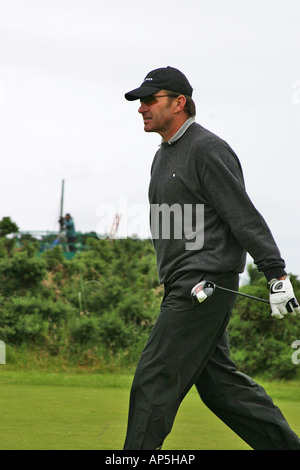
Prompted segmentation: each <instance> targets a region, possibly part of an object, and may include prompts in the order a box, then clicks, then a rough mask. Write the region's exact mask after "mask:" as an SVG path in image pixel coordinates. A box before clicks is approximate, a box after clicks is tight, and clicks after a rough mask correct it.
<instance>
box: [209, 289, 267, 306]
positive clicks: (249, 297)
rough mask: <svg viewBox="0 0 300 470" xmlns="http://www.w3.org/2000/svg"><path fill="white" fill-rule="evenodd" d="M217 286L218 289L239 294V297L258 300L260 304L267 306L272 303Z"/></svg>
mask: <svg viewBox="0 0 300 470" xmlns="http://www.w3.org/2000/svg"><path fill="white" fill-rule="evenodd" d="M215 286H216V287H217V288H218V289H221V290H226V291H227V292H232V293H233V294H238V295H241V296H243V297H248V299H253V300H258V301H259V302H264V303H265V304H270V302H269V301H268V300H265V299H261V298H260V297H254V295H249V294H243V293H242V292H237V291H235V290H231V289H227V288H226V287H220V286H217V285H216V284H215Z"/></svg>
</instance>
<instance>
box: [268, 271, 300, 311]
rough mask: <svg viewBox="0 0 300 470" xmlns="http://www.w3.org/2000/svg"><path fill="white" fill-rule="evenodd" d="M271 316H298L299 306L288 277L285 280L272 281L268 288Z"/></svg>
mask: <svg viewBox="0 0 300 470" xmlns="http://www.w3.org/2000/svg"><path fill="white" fill-rule="evenodd" d="M269 300H270V305H271V309H272V313H271V316H272V317H275V318H283V317H284V315H286V314H287V313H291V314H292V315H296V314H297V313H298V314H300V306H299V304H298V302H297V299H296V297H295V294H294V291H293V286H292V284H291V281H290V277H289V276H286V277H285V279H280V280H277V279H273V280H272V281H271V287H270V296H269Z"/></svg>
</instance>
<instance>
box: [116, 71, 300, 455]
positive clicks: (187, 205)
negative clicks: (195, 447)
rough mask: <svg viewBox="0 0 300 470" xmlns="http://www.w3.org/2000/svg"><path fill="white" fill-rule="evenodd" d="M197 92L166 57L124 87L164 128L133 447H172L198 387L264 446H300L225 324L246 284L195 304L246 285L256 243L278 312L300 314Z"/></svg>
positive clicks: (130, 432)
mask: <svg viewBox="0 0 300 470" xmlns="http://www.w3.org/2000/svg"><path fill="white" fill-rule="evenodd" d="M192 91H193V89H192V87H191V85H190V83H189V81H188V80H187V78H186V77H185V75H184V74H183V73H181V72H180V71H179V70H177V69H175V68H172V67H166V68H160V69H156V70H153V71H151V72H149V73H148V75H147V76H146V78H145V79H144V81H143V83H142V84H141V86H140V87H138V88H136V89H134V90H132V91H130V92H128V93H126V94H125V98H126V99H127V100H129V101H134V100H137V99H139V100H140V107H139V110H138V111H139V113H140V114H141V115H142V117H143V121H144V130H145V131H146V132H157V133H158V134H160V136H161V137H162V142H161V145H160V147H159V149H158V151H157V152H156V154H155V157H154V160H153V164H152V168H151V181H150V186H149V201H150V205H151V230H152V234H153V232H154V233H155V236H154V237H153V243H154V247H155V251H156V257H157V270H158V276H159V282H160V283H162V284H164V288H165V292H164V297H163V300H162V304H161V309H160V313H159V316H158V319H157V321H156V323H155V325H154V327H153V329H152V331H151V333H150V336H149V339H148V342H147V344H146V346H145V348H144V350H143V352H142V355H141V358H140V361H139V364H138V366H137V369H136V373H135V376H134V380H133V384H132V388H131V394H130V405H129V416H128V428H127V436H126V441H125V445H124V449H126V450H129V449H134V450H138V449H142V450H143V449H145V450H146V449H150V450H151V449H159V448H161V446H162V444H163V441H164V439H165V437H166V436H167V435H168V433H169V432H170V430H171V428H172V425H173V422H174V419H175V416H176V413H177V410H178V408H179V406H180V403H181V402H182V400H183V398H184V397H185V395H186V394H187V392H188V391H189V390H190V388H191V387H192V386H193V385H195V386H196V388H197V390H198V392H199V395H200V397H201V399H202V400H203V402H204V403H205V404H206V405H207V406H208V407H209V408H210V409H211V410H212V411H213V412H214V413H215V414H216V415H217V416H218V417H219V418H220V419H221V420H222V421H224V422H225V423H226V424H227V425H228V426H229V427H230V428H231V429H232V430H233V431H235V432H236V433H237V434H238V435H239V436H240V437H241V438H242V439H244V440H245V441H246V442H247V443H248V444H249V446H251V447H252V448H253V449H264V450H273V449H274V450H275V449H277V450H285V449H298V450H300V440H299V438H298V437H297V435H296V434H295V433H294V432H293V431H292V430H291V429H290V427H289V425H288V423H287V421H286V420H285V418H284V416H283V415H282V413H281V412H280V410H279V409H278V408H277V407H276V406H275V405H274V404H273V401H272V399H271V398H270V397H269V396H268V395H267V394H266V392H265V390H264V389H263V388H262V387H261V386H260V385H258V384H257V383H256V382H254V381H253V380H252V379H251V378H249V377H247V376H246V375H244V374H242V373H240V372H238V371H237V370H236V367H235V365H234V363H233V362H232V361H231V359H230V355H229V342H228V334H227V330H226V327H227V324H228V322H229V318H230V313H231V310H232V307H233V305H234V302H235V299H236V294H234V293H229V292H224V291H222V290H221V289H217V290H216V292H215V293H214V295H213V296H212V297H211V298H210V299H209V301H208V302H205V303H204V302H203V303H200V302H198V303H197V305H196V306H193V305H192V304H191V296H190V294H191V290H192V288H193V287H194V286H195V285H196V284H197V283H199V282H200V281H201V280H203V279H207V280H210V281H212V282H214V283H216V284H217V285H219V286H222V287H225V288H229V289H231V290H238V282H239V273H242V272H243V270H244V267H245V262H246V253H247V252H248V253H249V254H250V255H251V256H252V258H253V259H254V262H255V264H256V265H257V267H258V270H259V271H261V272H263V273H264V275H265V277H266V280H267V282H268V283H269V284H270V305H271V310H272V316H274V317H276V318H282V317H283V316H284V315H285V314H287V313H293V314H297V313H300V307H299V306H298V303H297V301H296V299H295V296H294V292H293V288H292V285H291V283H290V280H289V277H288V276H287V274H286V271H285V262H284V260H283V259H282V258H281V255H280V253H279V250H278V248H277V246H276V243H275V241H274V239H273V237H272V234H271V232H270V230H269V228H268V226H267V224H266V222H265V221H264V219H263V218H262V216H261V215H260V214H259V212H258V211H257V210H256V209H255V207H254V206H253V204H252V202H251V200H250V199H249V197H248V195H247V193H246V191H245V187H244V179H243V174H242V168H241V165H240V162H239V160H238V158H237V156H236V155H235V153H234V152H233V150H232V149H231V148H230V146H229V145H228V144H227V143H226V142H224V141H223V140H222V139H220V138H219V137H217V136H216V135H214V134H212V133H211V132H209V131H208V130H206V129H204V128H203V127H202V126H201V125H199V124H197V123H196V122H195V114H196V113H195V104H194V102H193V100H192ZM153 208H156V209H159V211H158V212H157V210H156V212H155V213H154V212H153V211H152V209H153ZM201 208H202V209H203V210H202V212H201ZM175 209H176V210H175ZM187 209H188V217H187V215H186V213H187ZM199 214H200V215H199ZM201 214H202V215H203V217H201ZM166 216H169V221H168V222H169V225H168V228H169V230H168V231H166V230H165V227H163V225H164V224H165V223H166V220H165V219H166ZM154 219H155V224H154ZM188 219H189V230H188V229H187V227H186V225H187V221H188ZM191 221H192V224H191ZM153 224H154V225H155V227H154V228H153ZM157 225H158V226H157ZM178 227H179V229H178ZM179 231H180V233H181V236H179ZM192 237H194V239H195V240H194V243H192V241H193V240H192ZM199 446H201V436H199Z"/></svg>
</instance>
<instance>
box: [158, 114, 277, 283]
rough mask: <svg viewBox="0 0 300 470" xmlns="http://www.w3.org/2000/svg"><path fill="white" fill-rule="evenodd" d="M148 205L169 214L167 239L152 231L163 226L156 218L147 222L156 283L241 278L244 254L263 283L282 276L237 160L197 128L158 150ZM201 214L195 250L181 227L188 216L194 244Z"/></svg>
mask: <svg viewBox="0 0 300 470" xmlns="http://www.w3.org/2000/svg"><path fill="white" fill-rule="evenodd" d="M149 202H150V204H151V209H153V208H155V210H156V209H157V208H159V209H160V208H162V207H163V206H162V205H164V207H165V208H171V211H169V213H168V211H167V212H166V213H165V214H164V215H166V214H167V215H168V214H169V216H170V217H169V222H170V226H169V229H170V230H169V234H170V236H168V233H166V232H164V231H163V229H162V227H159V228H158V227H157V224H158V221H159V222H160V224H162V223H163V222H162V217H163V216H162V214H161V213H160V214H159V216H157V212H152V214H151V217H150V221H151V229H152V235H153V232H154V239H153V243H154V247H155V251H156V257H157V270H158V276H159V282H160V283H168V282H169V281H170V279H171V278H172V276H173V275H176V274H177V273H180V272H182V273H183V272H192V271H203V272H206V273H223V272H236V273H242V272H243V271H244V268H245V262H246V252H248V253H249V254H250V255H251V256H252V258H253V260H254V263H255V264H256V265H257V268H258V270H259V271H261V272H263V273H264V274H265V276H266V278H267V280H268V281H269V280H271V279H272V278H274V277H275V278H276V277H280V276H283V275H284V274H286V273H285V270H284V268H285V263H284V260H283V259H282V258H281V256H280V253H279V250H278V248H277V246H276V243H275V241H274V239H273V236H272V234H271V232H270V229H269V228H268V226H267V224H266V222H265V220H264V219H263V217H262V216H261V215H260V214H259V212H258V211H257V210H256V208H255V207H254V206H253V204H252V202H251V200H250V199H249V196H248V195H247V193H246V191H245V185H244V179H243V173H242V168H241V165H240V162H239V160H238V158H237V156H236V154H235V153H234V152H233V150H232V149H231V148H230V147H229V145H228V144H227V143H226V142H225V141H223V140H222V139H220V138H219V137H217V136H216V135H214V134H213V133H211V132H209V131H208V130H206V129H204V128H203V127H202V126H200V125H199V124H196V123H193V124H191V125H190V127H189V128H188V129H187V131H186V132H185V133H184V135H183V136H182V137H181V138H179V139H178V140H176V141H175V142H174V143H172V145H170V144H168V143H163V144H162V145H161V146H160V148H159V150H158V151H157V153H156V154H155V157H154V160H153V164H152V168H151V181H150V186H149ZM201 208H202V210H203V209H204V226H202V232H203V235H204V237H203V239H201V236H200V235H199V236H198V245H199V246H198V248H197V243H195V244H194V245H192V244H191V238H190V234H188V233H187V232H188V231H187V230H185V227H186V221H187V219H188V217H189V216H190V221H191V222H192V223H193V225H192V227H193V228H194V229H195V230H194V231H195V241H196V238H197V236H196V233H197V232H196V230H197V229H199V230H200V231H201V226H200V225H201V224H200V225H199V222H201V220H202V219H201ZM173 209H174V210H173ZM187 209H188V210H189V211H188V210H187ZM153 213H155V227H154V229H153V225H154V216H153ZM185 213H186V214H187V215H186V217H187V219H186V220H185V219H184V217H185V216H184V214H185ZM180 214H181V216H182V221H181V226H180V225H178V223H179V220H178V217H180ZM159 217H160V218H159ZM199 227H200V228H199ZM180 231H181V235H180V236H179V232H180ZM199 233H200V232H199ZM163 234H164V235H163ZM191 246H192V247H193V248H191ZM188 247H189V248H188Z"/></svg>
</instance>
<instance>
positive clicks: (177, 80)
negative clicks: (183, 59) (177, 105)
mask: <svg viewBox="0 0 300 470" xmlns="http://www.w3.org/2000/svg"><path fill="white" fill-rule="evenodd" d="M159 90H168V91H174V92H175V93H179V94H183V95H188V96H192V93H193V88H192V87H191V85H190V83H189V81H188V79H187V78H186V76H185V75H184V74H183V73H182V72H180V70H178V69H175V68H174V67H163V68H160V69H155V70H152V71H151V72H149V73H148V75H146V77H145V78H144V81H143V83H142V84H141V86H140V87H139V88H135V90H132V91H129V92H128V93H126V94H125V98H126V99H127V100H128V101H134V100H138V99H139V98H144V97H145V96H149V95H152V94H153V93H156V92H157V91H159Z"/></svg>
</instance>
